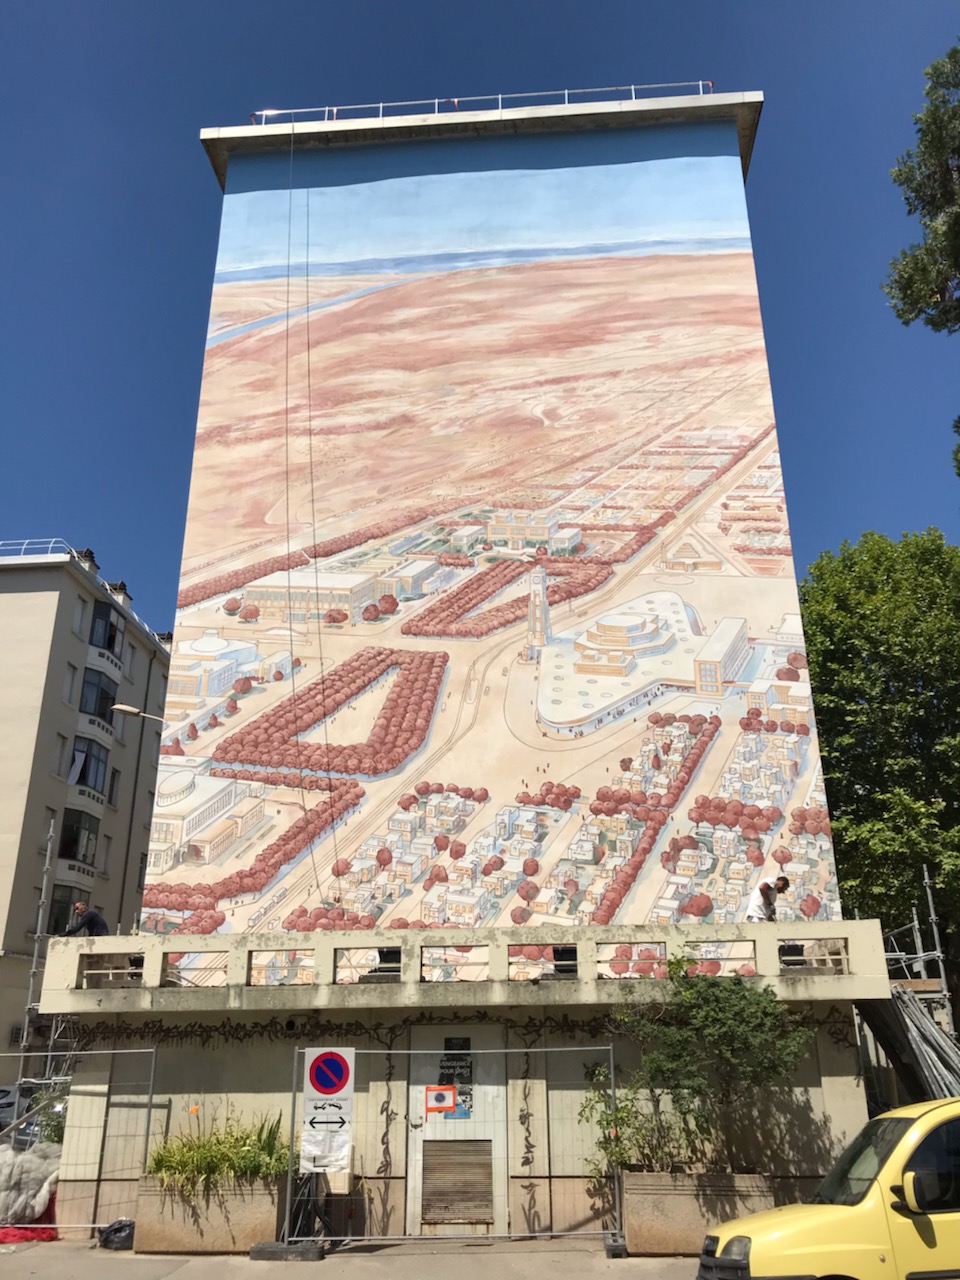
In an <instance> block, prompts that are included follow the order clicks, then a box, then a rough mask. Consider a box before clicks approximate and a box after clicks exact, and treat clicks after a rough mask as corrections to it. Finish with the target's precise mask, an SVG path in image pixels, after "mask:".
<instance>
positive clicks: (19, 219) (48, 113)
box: [0, 0, 960, 630]
mask: <svg viewBox="0 0 960 1280" xmlns="http://www.w3.org/2000/svg"><path fill="white" fill-rule="evenodd" d="M958 31H960V10H958V7H957V4H956V0H882V2H881V3H878V0H843V2H842V3H839V4H838V3H837V0H805V3H804V4H802V5H789V4H782V3H771V0H726V3H724V4H718V3H716V0H672V2H669V3H668V2H667V0H577V2H574V0H483V2H482V3H479V4H478V3H474V4H469V5H468V4H464V3H454V2H452V0H447V2H446V3H441V2H439V0H349V3H344V2H343V0H337V2H336V3H331V2H328V0H269V2H265V0H230V2H229V3H226V2H225V0H163V3H155V4H147V3H132V2H131V0H96V2H95V3H90V2H88V3H78V2H77V0H34V3H31V4H21V5H16V4H13V3H11V2H10V0H8V2H7V3H6V4H3V5H2V6H0V103H2V121H3V125H2V133H0V139H2V141H0V147H2V156H0V163H2V173H3V186H2V192H3V194H2V197H0V244H2V246H3V258H4V269H3V290H2V294H0V324H2V332H0V342H2V346H0V350H2V352H3V360H2V374H0V408H2V414H3V441H4V453H3V470H2V473H0V474H2V481H0V536H2V537H4V538H20V537H24V538H27V537H52V536H57V537H63V538H66V539H67V540H68V541H70V542H72V543H73V544H74V545H75V546H87V545H89V546H91V547H93V548H94V550H95V551H96V553H97V556H98V558H99V561H100V564H101V568H102V572H103V574H104V576H106V577H108V578H111V579H113V578H119V577H122V578H125V579H126V581H127V583H128V584H129V586H130V589H131V591H132V592H133V595H134V598H135V607H136V608H137V609H138V611H139V612H140V613H141V615H142V616H143V617H145V618H146V619H147V621H149V622H150V623H151V624H152V625H153V626H154V627H155V628H157V629H158V630H163V629H166V628H168V627H169V626H171V625H172V621H173V610H174V600H175V597H176V583H177V574H178V569H179V559H180V545H181V539H182V533H183V521H184V512H185V509H186V502H187V490H188V482H189V468H190V459H191V451H192V441H193V431H194V425H195V417H196V407H197V398H198V393H199V385H200V370H201V361H202V356H203V344H204V335H205V330H206V323H207V311H208V306H209V297H210V286H211V281H212V275H213V268H214V260H215V254H216V245H217V233H218V227H219V220H220V206H221V196H220V190H219V187H218V186H217V183H216V180H215V179H214V176H213V173H212V170H211V169H210V166H209V163H208V161H207V159H206V156H205V155H204V153H203V151H202V149H201V147H200V144H199V142H198V140H197V134H198V131H199V129H200V128H201V127H203V126H206V125H229V124H244V123H246V122H248V120H249V115H250V112H251V111H254V110H257V109H260V108H263V107H298V106H313V105H317V104H322V103H331V104H335V103H351V102H369V101H379V100H388V101H390V100H401V99H417V98H432V97H435V96H437V95H439V96H441V97H446V96H460V97H466V96H469V95H473V94H484V93H491V92H494V93H495V92H498V91H503V92H519V91H525V90H538V89H543V90H546V89H556V88H563V87H570V88H573V87H588V86H602V85H616V84H629V83H630V82H631V81H633V82H635V83H638V84H639V83H650V82H654V81H672V80H689V79H699V78H701V77H703V78H706V79H711V80H713V81H714V82H715V83H716V87H717V89H718V90H721V91H722V90H740V89H762V90H763V91H764V93H765V95H766V105H765V107H764V111H763V117H762V120H761V124H760V132H759V136H758V140H757V148H756V150H755V152H754V157H753V162H752V167H751V172H750V178H749V181H748V185H747V196H748V203H749V207H750V219H751V227H752V234H753V244H754V250H755V253H756V259H757V269H758V272H759V277H760V295H761V300H762V303H763V313H764V322H765V328H766V338H767V346H768V352H769V358H770V367H771V374H772V377H773V388H774V397H775V401H776V406H777V418H778V422H779V427H780V436H781V443H782V447H783V459H784V472H785V477H786V484H787V497H788V501H789V504H790V513H791V522H792V527H793V532H794V538H795V546H796V559H797V565H798V567H799V568H800V569H801V571H802V570H803V568H804V567H805V566H806V564H807V563H809V561H810V560H812V559H813V558H814V557H815V556H816V555H817V553H818V552H819V551H820V550H822V549H823V548H827V547H831V548H832V547H836V546H837V544H838V543H839V542H840V541H841V540H842V539H843V538H856V537H857V536H859V534H860V533H861V532H862V531H863V530H864V529H869V528H874V529H880V530H882V531H884V532H887V533H890V534H893V535H898V534H899V533H900V532H902V531H903V530H906V529H917V528H924V527H926V526H927V525H929V524H935V525H939V526H940V527H941V528H943V529H944V530H945V532H946V534H947V536H948V537H949V538H950V539H952V540H953V541H960V520H958V506H960V479H957V478H956V477H955V476H954V474H953V469H952V465H951V461H950V452H951V448H952V444H953V437H952V435H951V432H950V423H951V422H952V420H953V418H954V417H955V416H956V415H957V414H958V413H960V338H957V337H955V338H952V339H951V338H948V337H945V336H942V335H934V334H931V333H928V332H927V331H925V330H922V329H921V328H919V327H916V326H915V327H914V328H913V329H904V328H903V327H902V326H901V325H900V324H899V323H898V322H897V321H896V319H895V318H894V316H893V315H892V313H891V312H890V311H889V310H888V309H887V307H886V305H885V298H884V296H883V295H882V294H881V292H880V288H879V285H880V281H881V280H882V279H883V277H884V275H885V273H886V267H887V262H888V260H889V259H890V258H891V257H892V256H893V255H894V254H895V253H896V252H897V251H898V250H899V249H900V247H901V246H903V245H904V244H906V243H907V242H908V241H909V240H910V239H911V238H913V236H914V234H915V230H914V227H913V225H912V224H911V223H910V221H909V220H908V219H907V218H906V215H905V214H904V212H903V207H902V202H901V199H900V196H899V193H898V191H897V190H896V189H895V188H894V187H893V185H892V184H891V183H890V180H889V177H888V170H889V168H890V166H891V164H892V163H893V161H894V159H895V157H896V155H897V154H898V153H899V152H901V151H903V150H904V149H905V148H906V147H907V146H909V145H910V144H911V142H912V140H913V124H912V120H911V112H912V111H914V110H919V109H920V107H921V106H922V102H923V100H922V90H923V76H922V71H923V68H924V67H925V66H926V65H927V64H928V63H929V62H930V61H931V60H932V59H933V58H935V57H938V56H940V55H941V54H942V53H943V52H944V51H945V50H946V49H947V48H948V47H949V46H950V45H951V44H952V43H953V42H954V40H955V39H956V38H957V34H958Z"/></svg>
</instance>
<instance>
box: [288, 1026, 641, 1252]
mask: <svg viewBox="0 0 960 1280" xmlns="http://www.w3.org/2000/svg"><path fill="white" fill-rule="evenodd" d="M468 1030H470V1036H469V1037H468V1036H447V1037H446V1038H445V1041H444V1047H443V1048H442V1049H426V1048H424V1049H410V1050H402V1051H401V1050H370V1049H357V1050H356V1051H355V1066H354V1068H353V1072H354V1081H355V1088H356V1094H355V1097H354V1099H353V1101H352V1103H351V1105H350V1106H349V1108H348V1110H350V1111H352V1122H351V1125H350V1137H349V1143H348V1148H349V1156H348V1159H347V1167H346V1168H345V1169H341V1170H339V1171H335V1172H330V1171H329V1170H323V1171H319V1172H315V1171H311V1169H310V1165H311V1160H310V1159H309V1158H305V1157H304V1154H303V1146H304V1144H303V1135H304V1133H305V1132H309V1128H308V1127H307V1126H309V1124H310V1120H311V1106H312V1104H311V1102H310V1099H309V1097H308V1098H307V1104H306V1106H305V1094H304V1088H303V1084H304V1073H305V1068H306V1067H308V1066H309V1060H308V1059H307V1057H306V1055H307V1054H308V1053H310V1052H311V1051H310V1050H308V1049H304V1048H297V1049H296V1050H295V1051H294V1054H293V1076H292V1082H291V1093H290V1121H289V1124H290V1128H289V1133H290V1150H291V1156H290V1169H289V1176H288V1186H287V1196H286V1218H285V1227H284V1231H283V1237H284V1239H285V1240H286V1242H287V1243H290V1244H296V1243H304V1242H306V1241H316V1240H319V1239H324V1240H326V1241H329V1242H339V1243H341V1244H344V1243H348V1242H351V1241H353V1242H356V1241H358V1240H365V1241H372V1240H376V1241H378V1242H382V1243H386V1242H390V1241H400V1240H411V1239H422V1238H423V1237H425V1236H426V1237H443V1238H446V1239H451V1238H453V1239H456V1238H476V1237H484V1238H487V1239H497V1238H510V1239H518V1238H534V1237H551V1236H562V1235H570V1234H577V1235H584V1236H605V1237H608V1238H612V1239H619V1238H620V1236H621V1196H620V1187H619V1180H618V1177H617V1174H616V1172H615V1171H614V1170H612V1169H610V1168H608V1167H607V1166H606V1164H605V1163H604V1162H602V1160H601V1159H600V1155H599V1152H598V1149H597V1145H596V1137H597V1134H596V1131H595V1129H594V1128H593V1126H592V1125H584V1124H582V1123H581V1122H580V1119H579V1112H580V1107H581V1105H582V1102H583V1099H584V1097H585V1092H586V1089H587V1087H588V1086H587V1084H586V1080H587V1073H588V1070H589V1069H590V1068H591V1067H597V1066H603V1067H605V1068H607V1069H608V1070H609V1073H610V1078H611V1080H612V1079H613V1075H614V1071H613V1047H612V1046H611V1045H581V1046H573V1047H566V1048H537V1049H517V1048H512V1049H507V1048H500V1047H477V1046H478V1045H485V1044H488V1043H489V1041H490V1040H491V1039H493V1038H494V1037H495V1034H496V1033H495V1032H493V1031H491V1034H490V1036H488V1037H485V1036H484V1035H483V1033H482V1032H480V1034H478V1031H479V1029H478V1028H476V1027H474V1028H469V1029H468ZM322 1105H323V1107H324V1108H328V1107H331V1106H332V1107H333V1108H334V1110H332V1111H327V1110H324V1112H323V1115H324V1116H332V1117H333V1120H325V1121H322V1123H332V1124H336V1123H337V1117H338V1114H339V1112H338V1110H337V1108H338V1104H337V1103H336V1102H333V1103H329V1102H325V1103H323V1104H322ZM340 1110H342V1108H340ZM313 1118H314V1119H316V1117H313ZM321 1162H322V1157H321Z"/></svg>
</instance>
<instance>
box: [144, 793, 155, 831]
mask: <svg viewBox="0 0 960 1280" xmlns="http://www.w3.org/2000/svg"><path fill="white" fill-rule="evenodd" d="M156 799H157V793H156V792H155V791H148V792H147V816H146V818H144V821H143V825H144V826H145V827H149V826H150V824H151V822H152V821H153V809H154V804H155V802H156Z"/></svg>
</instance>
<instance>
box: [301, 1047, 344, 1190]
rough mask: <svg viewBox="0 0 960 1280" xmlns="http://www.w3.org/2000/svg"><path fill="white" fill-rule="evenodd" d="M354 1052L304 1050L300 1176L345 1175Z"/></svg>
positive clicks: (338, 1049)
mask: <svg viewBox="0 0 960 1280" xmlns="http://www.w3.org/2000/svg"><path fill="white" fill-rule="evenodd" d="M354 1059H355V1054H354V1050H353V1049H340V1048H337V1049H307V1050H306V1052H305V1056H304V1063H303V1127H302V1130H301V1133H300V1172H301V1173H318V1172H320V1171H321V1170H323V1171H325V1172H327V1173H347V1172H349V1171H350V1167H351V1161H350V1151H351V1147H352V1129H353V1077H354Z"/></svg>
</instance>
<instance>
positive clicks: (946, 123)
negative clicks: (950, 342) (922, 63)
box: [884, 44, 960, 333]
mask: <svg viewBox="0 0 960 1280" xmlns="http://www.w3.org/2000/svg"><path fill="white" fill-rule="evenodd" d="M925 75H926V77H927V87H926V89H925V91H924V92H925V96H926V99H927V105H926V106H925V107H924V109H923V110H922V111H921V112H919V113H918V114H917V115H915V116H914V120H915V121H916V125H917V145H916V148H915V149H914V148H911V149H910V150H909V151H907V152H905V154H904V155H902V156H900V157H899V158H898V160H897V163H896V166H895V167H894V168H893V169H891V171H890V174H891V177H892V178H893V180H894V182H895V183H896V184H897V186H898V187H899V188H900V189H901V191H902V192H903V199H904V203H905V204H906V206H907V212H908V213H909V214H911V215H912V216H915V217H917V218H919V220H920V227H921V230H922V232H923V239H922V240H921V242H920V243H919V244H914V245H911V246H910V248H909V249H904V250H903V251H902V252H901V254H900V256H899V257H898V258H895V259H894V260H893V262H892V263H891V264H890V278H889V279H888V281H887V283H886V285H885V286H884V288H885V292H886V293H887V295H888V296H889V298H890V300H891V304H892V306H893V309H894V311H895V312H896V314H897V316H898V318H899V319H900V320H902V321H903V323H904V324H912V323H913V322H914V321H915V320H922V321H923V323H924V324H926V325H929V327H930V328H931V329H934V330H936V331H937V332H946V333H956V332H957V331H958V330H960V44H956V45H954V46H953V48H952V49H950V50H949V51H948V52H947V54H946V56H945V57H943V58H938V59H937V61H936V62H933V63H931V64H930V66H929V67H927V69H926V72H925Z"/></svg>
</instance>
